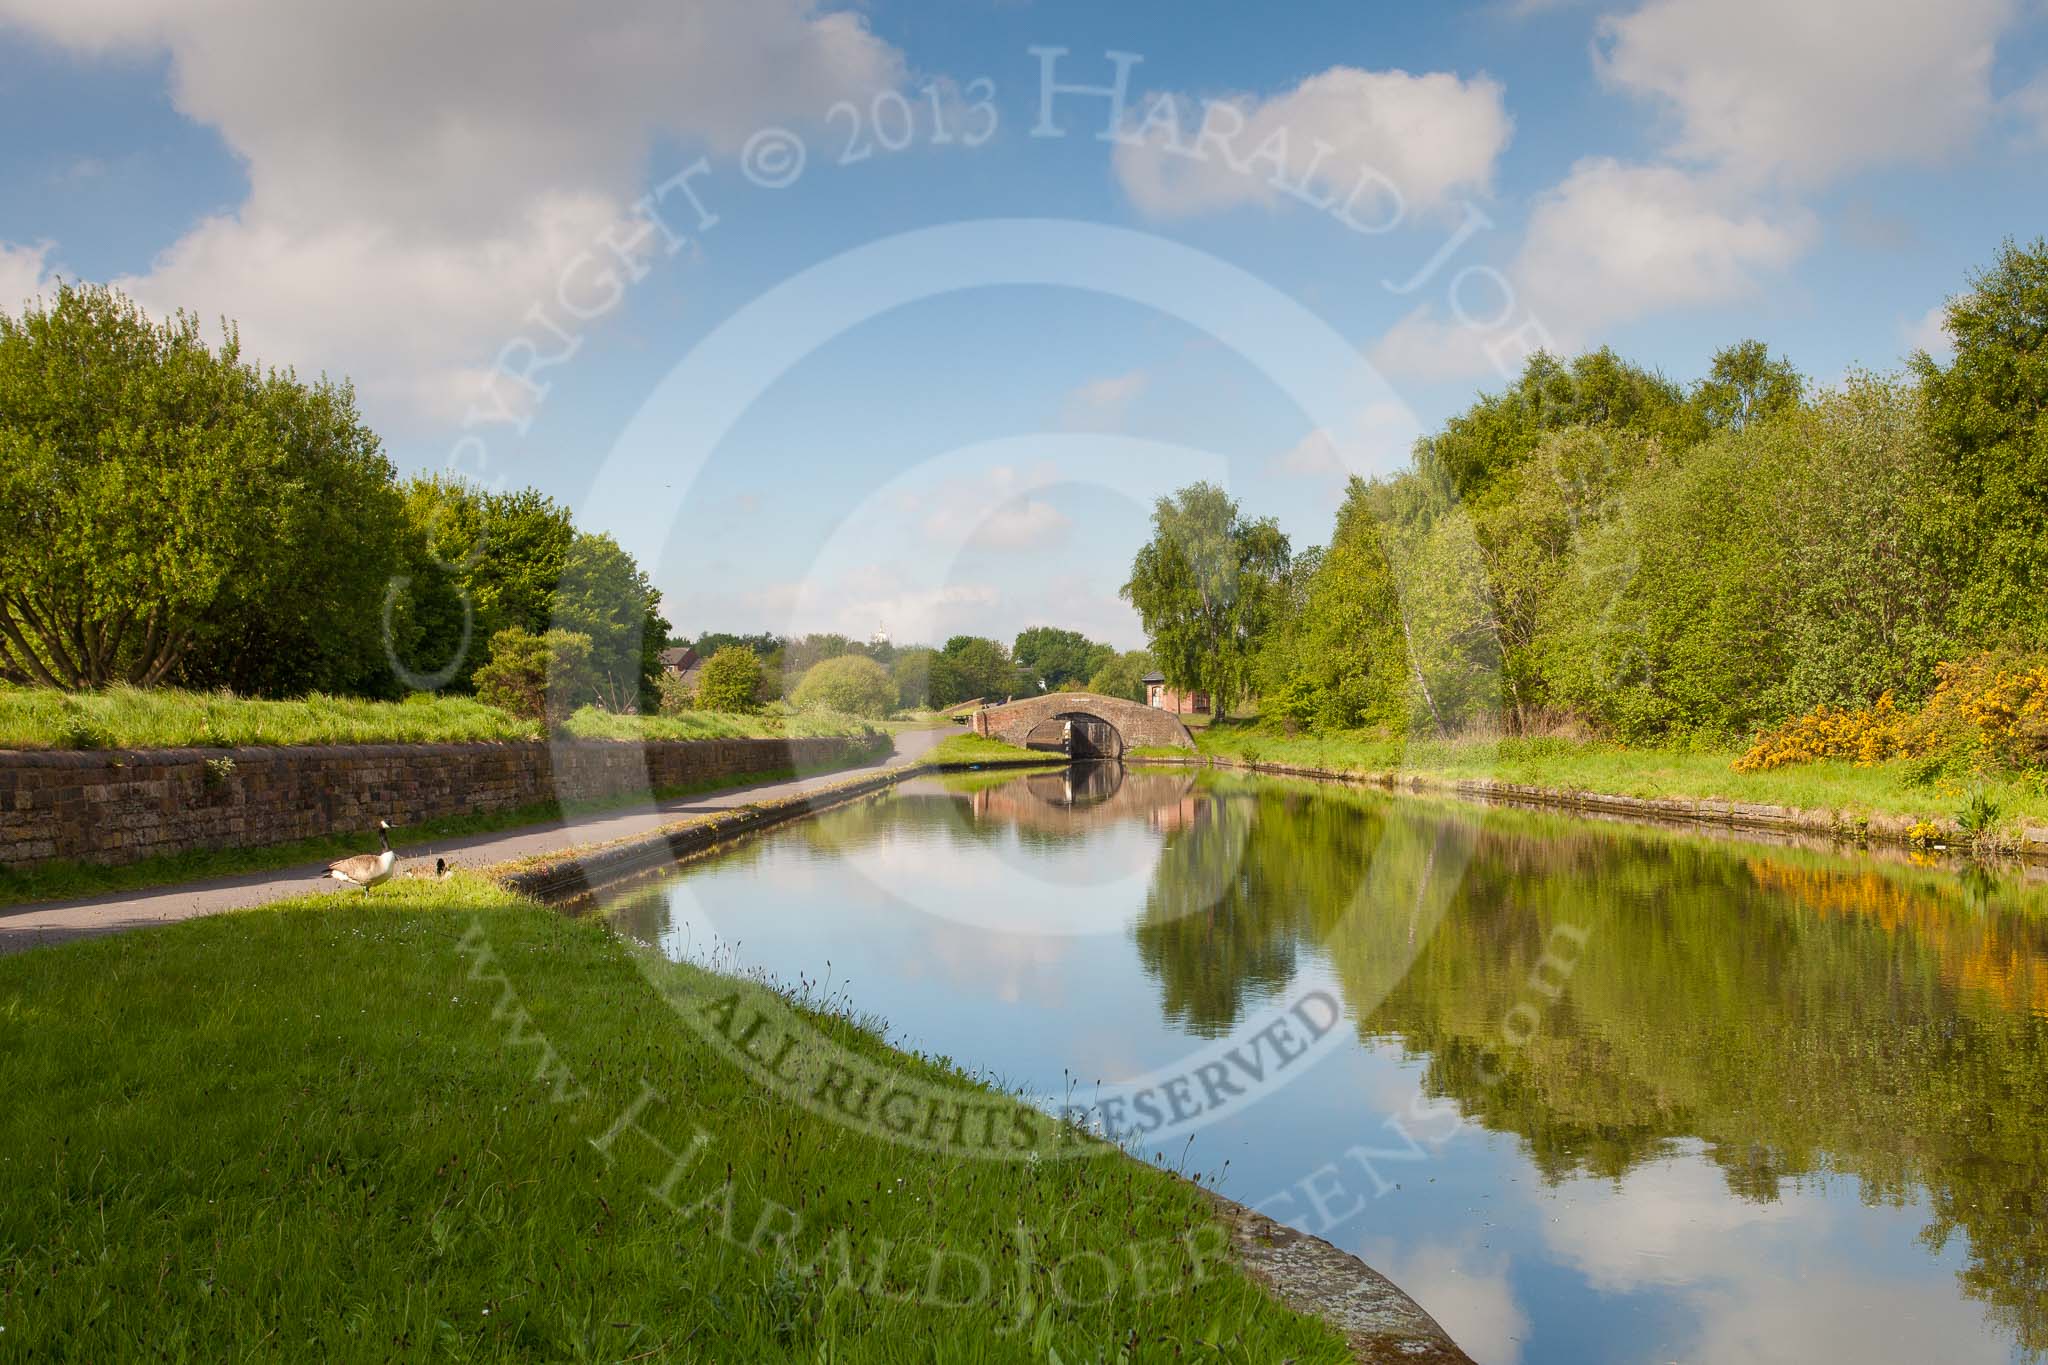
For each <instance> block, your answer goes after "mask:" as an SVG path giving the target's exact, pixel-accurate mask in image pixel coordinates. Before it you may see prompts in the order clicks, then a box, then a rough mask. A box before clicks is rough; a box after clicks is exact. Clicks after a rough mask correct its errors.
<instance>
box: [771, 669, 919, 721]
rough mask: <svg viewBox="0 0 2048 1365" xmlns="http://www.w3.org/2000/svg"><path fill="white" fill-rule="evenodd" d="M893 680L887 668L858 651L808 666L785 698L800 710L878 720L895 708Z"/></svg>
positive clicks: (894, 683)
mask: <svg viewBox="0 0 2048 1365" xmlns="http://www.w3.org/2000/svg"><path fill="white" fill-rule="evenodd" d="M896 695H897V694H896V680H895V679H894V678H891V677H890V676H889V670H888V669H886V668H884V667H882V666H881V665H880V664H878V663H876V662H875V661H874V660H873V659H870V658H867V657H865V656H864V655H860V654H842V655H840V656H839V657H838V658H836V659H823V660H820V661H819V662H817V663H815V664H813V665H811V668H810V671H809V672H807V673H805V674H804V676H803V680H802V681H801V682H799V683H798V684H797V685H796V691H794V692H792V693H790V697H789V699H790V700H791V701H792V702H794V703H796V705H797V707H798V709H800V710H804V711H821V710H822V711H839V712H842V713H844V714H846V715H849V716H866V717H868V718H869V719H871V720H881V719H883V718H884V717H886V716H887V715H888V714H889V713H890V712H891V711H894V710H895V709H896Z"/></svg>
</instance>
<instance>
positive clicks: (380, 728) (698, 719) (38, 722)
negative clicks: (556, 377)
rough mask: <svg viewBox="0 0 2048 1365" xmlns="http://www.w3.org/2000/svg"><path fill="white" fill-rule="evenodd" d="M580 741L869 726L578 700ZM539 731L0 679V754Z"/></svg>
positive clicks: (458, 717)
mask: <svg viewBox="0 0 2048 1365" xmlns="http://www.w3.org/2000/svg"><path fill="white" fill-rule="evenodd" d="M564 728H565V731H566V733H568V734H569V735H571V736H573V737H575V738H579V739H625V740H648V739H739V738H764V737H775V736H812V735H849V734H865V733H873V732H874V731H875V730H876V728H877V727H876V726H875V725H874V724H873V722H870V721H864V720H860V719H858V718H857V717H850V716H836V715H831V714H829V713H800V714H797V715H782V714H776V713H768V712H764V713H762V714H759V715H749V716H740V715H725V714H721V713H718V712H711V711H689V712H684V713H682V714H680V715H673V716H623V715H614V714H612V713H610V712H605V711H599V710H597V709H596V708H595V707H588V706H586V707H584V708H583V709H581V710H579V711H578V712H576V713H575V714H574V715H573V716H571V717H570V718H569V720H568V722H567V724H566V726H565V727H564ZM545 737H546V731H545V727H543V726H542V725H540V724H539V723H538V722H536V721H528V720H521V719H520V718H518V717H516V716H513V715H511V714H509V713H507V712H504V711H500V710H498V709H497V708H496V707H492V706H486V705H484V704H483V703H482V702H480V701H477V700H476V699H474V698H472V697H454V696H429V695H427V694H425V693H421V694H419V695H417V696H414V697H412V698H410V699H408V700H406V701H400V702H391V701H363V700H360V699H357V698H352V697H329V696H322V695H320V694H317V693H316V694H314V695H311V696H307V697H300V698H297V699H295V700H292V701H259V700H255V699H252V698H248V697H236V696H231V695H229V694H227V693H220V692H187V691H180V690H178V689H176V688H148V689H144V688H136V687H113V688H108V689H107V690H105V691H103V692H84V693H66V692H58V691H55V690H53V689H50V688H45V687H9V686H6V685H4V684H0V749H163V748H186V747H199V748H222V749H226V748H236V747H240V746H244V745H274V744H412V743H422V744H424V743H453V742H461V741H474V740H521V739H528V740H531V739H542V738H545Z"/></svg>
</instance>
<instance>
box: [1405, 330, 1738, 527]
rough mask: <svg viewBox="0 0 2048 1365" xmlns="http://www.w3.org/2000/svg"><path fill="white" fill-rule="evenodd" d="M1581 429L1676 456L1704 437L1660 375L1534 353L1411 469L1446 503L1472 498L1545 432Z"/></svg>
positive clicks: (1423, 446)
mask: <svg viewBox="0 0 2048 1365" xmlns="http://www.w3.org/2000/svg"><path fill="white" fill-rule="evenodd" d="M1581 426H1590V427H1607V428H1613V429H1616V430H1622V431H1632V432H1635V433H1637V434H1639V435H1643V436H1652V437H1655V438H1657V439H1658V440H1659V441H1661V442H1662V443H1663V444H1664V445H1665V446H1666V447H1668V448H1671V449H1674V450H1676V449H1683V448H1684V447H1686V446H1689V445H1691V444H1693V443H1694V442H1696V441H1698V440H1700V439H1701V438H1702V437H1704V436H1705V435H1706V424H1705V422H1704V420H1703V419H1702V418H1701V416H1700V413H1699V410H1698V409H1697V408H1695V407H1694V406H1692V405H1691V404H1689V403H1688V402H1687V401H1686V397H1685V394H1684V393H1683V391H1681V390H1680V388H1679V387H1678V385H1676V384H1674V383H1672V382H1671V381H1670V380H1668V379H1666V378H1664V377H1663V376H1662V375H1660V374H1655V373H1653V372H1651V371H1649V370H1645V369H1643V368H1641V367H1640V366H1637V365H1632V364H1630V363H1629V362H1627V361H1625V360H1623V359H1621V358H1620V357H1619V356H1617V355H1615V354H1614V352H1612V351H1610V350H1608V349H1606V348H1605V347H1602V348H1601V349H1600V350H1598V351H1593V352H1589V353H1588V354H1586V355H1582V356H1579V357H1578V358H1577V359H1575V360H1573V361H1571V362H1570V363H1569V364H1566V363H1565V362H1563V361H1561V360H1559V359H1558V358H1557V357H1555V356H1552V355H1550V354H1549V353H1547V352H1541V351H1539V352H1537V353H1536V354H1535V355H1532V356H1530V357H1529V360H1528V362H1527V364H1526V365H1524V366H1523V369H1522V374H1521V376H1520V378H1518V379H1517V380H1516V381H1515V383H1514V384H1513V385H1512V386H1511V387H1510V388H1508V389H1507V390H1506V391H1505V392H1503V393H1499V394H1482V395H1481V396H1480V397H1479V399H1478V401H1476V402H1474V403H1473V405H1472V406H1471V407H1470V408H1468V409H1467V410H1466V411H1464V412H1463V413H1460V414H1458V415H1457V416H1455V417H1452V418H1451V419H1450V420H1449V421H1448V422H1446V423H1445V424H1444V429H1443V430H1442V431H1441V432H1439V433H1438V434H1437V435H1435V436H1432V437H1427V438H1425V439H1423V440H1422V441H1420V442H1418V443H1417V445H1416V449H1415V465H1416V470H1417V472H1418V473H1419V474H1420V475H1421V476H1422V477H1423V478H1424V479H1425V480H1426V481H1428V482H1429V483H1431V484H1432V485H1433V486H1434V487H1435V488H1436V489H1437V491H1438V492H1439V493H1440V494H1441V495H1443V496H1444V497H1447V498H1450V499H1454V500H1459V501H1463V500H1469V499H1473V498H1477V497H1479V496H1481V495H1482V494H1484V493H1485V492H1486V490H1487V489H1488V488H1489V487H1490V486H1491V485H1492V483H1493V482H1494V480H1495V479H1497V478H1499V477H1500V476H1501V475H1503V474H1505V473H1507V472H1508V471H1509V470H1511V469H1513V468H1514V467H1515V466H1516V465H1518V464H1519V463H1521V461H1522V460H1523V459H1525V458H1527V456H1528V455H1529V454H1530V453H1531V452H1532V451H1534V450H1535V449H1536V446H1537V444H1538V443H1539V442H1540V441H1541V440H1542V438H1543V435H1544V433H1546V432H1551V431H1559V430H1562V429H1564V428H1566V427H1581Z"/></svg>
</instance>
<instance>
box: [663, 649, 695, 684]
mask: <svg viewBox="0 0 2048 1365" xmlns="http://www.w3.org/2000/svg"><path fill="white" fill-rule="evenodd" d="M703 668H704V661H703V660H702V659H700V658H698V657H697V651H696V650H694V649H692V648H690V646H688V645H677V646H676V647H675V648H673V649H664V650H663V651H661V671H662V672H664V673H666V674H668V675H669V676H670V677H672V678H681V679H682V680H683V686H685V687H687V688H689V689H690V690H691V691H695V690H696V688H697V674H698V673H699V672H701V671H702V670H703Z"/></svg>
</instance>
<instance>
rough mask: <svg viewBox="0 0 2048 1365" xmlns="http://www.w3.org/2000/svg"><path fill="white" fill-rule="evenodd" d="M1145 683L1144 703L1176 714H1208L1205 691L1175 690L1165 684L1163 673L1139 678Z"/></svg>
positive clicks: (1207, 699) (1207, 696)
mask: <svg viewBox="0 0 2048 1365" xmlns="http://www.w3.org/2000/svg"><path fill="white" fill-rule="evenodd" d="M1139 681H1140V682H1142V683H1144V684H1145V705H1147V706H1155V707H1157V708H1159V709H1160V710H1161V711H1171V712H1173V714H1175V715H1176V716H1206V715H1208V714H1209V694H1208V693H1207V692H1176V691H1174V690H1173V689H1172V688H1170V687H1168V686H1167V685H1166V675H1165V674H1164V673H1147V674H1146V675H1145V676H1144V677H1143V678H1141V679H1139Z"/></svg>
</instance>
